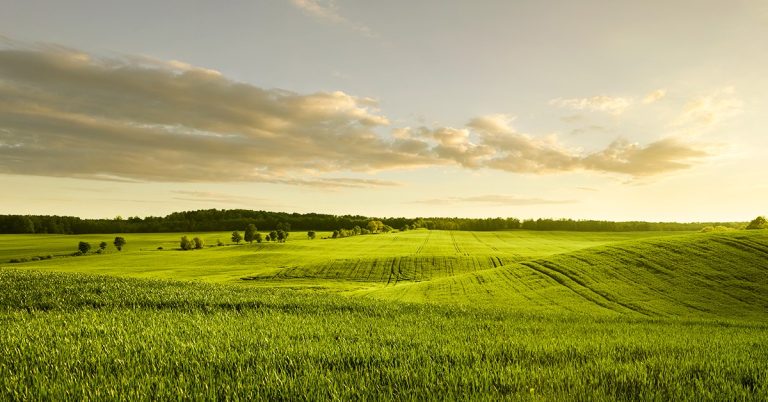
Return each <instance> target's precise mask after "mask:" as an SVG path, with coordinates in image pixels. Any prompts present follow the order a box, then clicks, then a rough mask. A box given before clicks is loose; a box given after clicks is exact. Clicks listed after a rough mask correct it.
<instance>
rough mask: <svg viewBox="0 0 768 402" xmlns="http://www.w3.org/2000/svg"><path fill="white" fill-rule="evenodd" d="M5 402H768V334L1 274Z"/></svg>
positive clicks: (317, 295) (732, 327)
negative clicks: (128, 401) (441, 401)
mask: <svg viewBox="0 0 768 402" xmlns="http://www.w3.org/2000/svg"><path fill="white" fill-rule="evenodd" d="M0 289H3V291H2V292H0V399H3V400H40V399H54V400H61V399H97V400H103V399H131V400H133V399H158V398H162V399H208V400H214V399H251V398H253V399H270V400H273V399H274V400H317V399H340V400H358V399H401V400H402V399H406V400H414V399H416V400H424V399H472V400H477V399H487V400H498V399H524V400H564V399H581V400H597V399H609V400H637V399H642V400H654V399H655V400H659V399H661V400H765V399H766V398H768V378H767V377H766V371H767V370H768V327H766V325H764V324H754V323H749V322H726V321H706V320H704V321H702V320H699V321H690V320H688V321H686V320H680V319H653V320H651V319H645V318H630V317H623V316H619V317H597V316H593V315H586V314H567V313H538V314H526V313H512V312H509V311H508V310H504V309H493V308H482V309H481V308H472V307H459V306H453V307H452V306H438V305H432V304H409V303H393V302H383V301H376V300H370V299H362V298H358V299H355V298H346V297H342V296H339V295H334V294H328V293H324V292H313V291H291V290H285V289H266V288H253V287H247V286H234V285H211V284H201V283H189V282H171V281H149V280H136V279H119V278H114V277H106V276H92V275H80V274H55V273H36V272H29V271H11V270H2V271H0Z"/></svg>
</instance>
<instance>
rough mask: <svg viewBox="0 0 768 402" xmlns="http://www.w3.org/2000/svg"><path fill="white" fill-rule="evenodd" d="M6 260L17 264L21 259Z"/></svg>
mask: <svg viewBox="0 0 768 402" xmlns="http://www.w3.org/2000/svg"><path fill="white" fill-rule="evenodd" d="M8 262H9V263H11V264H18V263H20V262H21V260H20V259H18V258H11V260H10V261H8Z"/></svg>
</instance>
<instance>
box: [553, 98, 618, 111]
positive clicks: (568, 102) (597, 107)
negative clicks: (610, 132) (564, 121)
mask: <svg viewBox="0 0 768 402" xmlns="http://www.w3.org/2000/svg"><path fill="white" fill-rule="evenodd" d="M632 103H633V100H632V99H631V98H622V97H616V96H606V95H598V96H593V97H591V98H572V99H563V98H557V99H552V100H551V101H549V104H550V105H554V106H559V107H562V108H567V109H574V110H588V111H597V112H607V113H611V114H614V115H620V114H622V113H624V111H625V110H627V108H629V107H630V106H631V105H632Z"/></svg>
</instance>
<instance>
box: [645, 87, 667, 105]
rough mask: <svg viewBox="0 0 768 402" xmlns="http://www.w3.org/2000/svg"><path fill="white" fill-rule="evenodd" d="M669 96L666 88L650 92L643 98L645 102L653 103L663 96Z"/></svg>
mask: <svg viewBox="0 0 768 402" xmlns="http://www.w3.org/2000/svg"><path fill="white" fill-rule="evenodd" d="M665 96H667V90H666V89H657V90H655V91H651V92H649V93H648V94H647V95H645V97H644V98H643V103H644V104H646V105H647V104H651V103H655V102H658V101H660V100H661V99H662V98H664V97H665Z"/></svg>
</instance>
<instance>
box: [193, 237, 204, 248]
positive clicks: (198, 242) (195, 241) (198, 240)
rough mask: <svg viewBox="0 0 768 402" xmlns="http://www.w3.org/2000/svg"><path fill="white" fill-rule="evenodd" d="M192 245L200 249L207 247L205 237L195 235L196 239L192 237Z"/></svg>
mask: <svg viewBox="0 0 768 402" xmlns="http://www.w3.org/2000/svg"><path fill="white" fill-rule="evenodd" d="M192 247H193V248H195V249H197V250H199V249H201V248H203V247H205V242H204V241H203V239H201V238H199V237H195V238H194V239H192Z"/></svg>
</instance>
